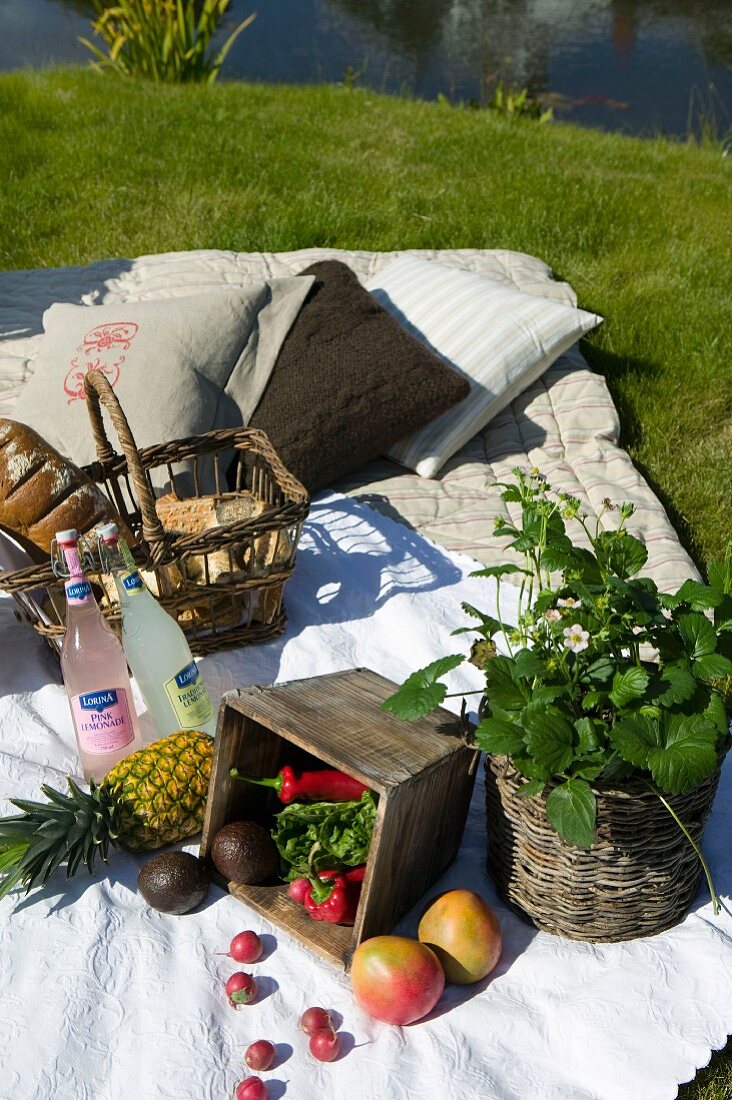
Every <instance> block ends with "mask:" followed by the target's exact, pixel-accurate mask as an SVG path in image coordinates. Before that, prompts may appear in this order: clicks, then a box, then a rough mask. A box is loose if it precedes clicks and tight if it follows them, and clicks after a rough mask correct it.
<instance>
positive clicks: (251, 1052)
mask: <svg viewBox="0 0 732 1100" xmlns="http://www.w3.org/2000/svg"><path fill="white" fill-rule="evenodd" d="M274 1057H275V1048H274V1046H273V1045H272V1043H270V1042H269V1040H268V1039H257V1041H256V1043H250V1045H249V1046H248V1047H247V1049H246V1051H245V1052H244V1061H245V1062H246V1064H247V1065H248V1066H249V1069H256V1070H263V1069H269V1068H270V1066H271V1065H272V1063H273V1062H274Z"/></svg>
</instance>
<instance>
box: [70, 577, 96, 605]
mask: <svg viewBox="0 0 732 1100" xmlns="http://www.w3.org/2000/svg"><path fill="white" fill-rule="evenodd" d="M65 587H66V599H67V600H68V601H69V603H87V601H88V600H89V599H90V597H91V594H92V590H91V585H90V584H89V581H87V580H80V581H77V580H68V581H66V585H65Z"/></svg>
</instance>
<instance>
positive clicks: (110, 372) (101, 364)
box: [64, 321, 139, 405]
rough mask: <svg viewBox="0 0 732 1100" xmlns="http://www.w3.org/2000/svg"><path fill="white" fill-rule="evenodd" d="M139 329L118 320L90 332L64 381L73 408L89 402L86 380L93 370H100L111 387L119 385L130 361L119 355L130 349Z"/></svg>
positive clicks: (130, 322)
mask: <svg viewBox="0 0 732 1100" xmlns="http://www.w3.org/2000/svg"><path fill="white" fill-rule="evenodd" d="M138 328H139V326H138V325H136V324H134V322H132V321H114V322H111V323H110V324H106V325H97V327H96V328H93V329H91V330H90V331H89V332H87V334H86V336H85V337H84V339H83V340H82V342H81V343H80V344H79V346H78V348H77V349H76V350H77V351H78V352H80V353H81V354H80V355H75V356H74V358H73V359H72V360H71V370H70V371H69V373H68V374H67V375H66V378H65V379H64V392H65V393H66V394H68V404H69V405H70V404H71V403H72V402H73V401H83V400H84V399H85V394H84V378H85V376H86V375H87V374H88V373H89V371H90V370H100V371H101V372H102V374H104V375H105V377H106V378H107V379H108V381H109V383H110V385H111V386H115V385H116V384H117V382H118V380H119V374H120V367H121V366H122V364H123V363H124V361H125V358H126V356H124V355H120V354H119V353H120V352H121V351H127V350H128V349H129V346H130V343H131V341H132V340H134V338H135V336H136V335H137V330H138ZM95 352H96V353H97V354H96V355H95V354H94V353H95Z"/></svg>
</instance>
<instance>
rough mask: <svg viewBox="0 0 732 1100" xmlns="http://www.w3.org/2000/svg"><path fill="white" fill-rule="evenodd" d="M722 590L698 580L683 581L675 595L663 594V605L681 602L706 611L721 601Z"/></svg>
mask: <svg viewBox="0 0 732 1100" xmlns="http://www.w3.org/2000/svg"><path fill="white" fill-rule="evenodd" d="M722 596H723V594H722V592H720V591H719V590H718V589H717V588H715V587H710V586H709V585H707V584H701V583H700V582H699V581H692V580H688V581H684V583H683V584H682V585H681V588H680V589H679V590H678V592H677V593H676V594H675V595H668V596H663V597H662V598H661V602H662V603H663V606H664V607H670V608H674V607H678V606H679V605H680V604H682V603H688V604H690V605H691V608H692V610H693V611H708V610H709V609H710V608H712V607H717V606H718V605H719V604H720V603H721V602H722Z"/></svg>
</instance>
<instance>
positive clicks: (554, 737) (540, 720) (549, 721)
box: [521, 707, 574, 775]
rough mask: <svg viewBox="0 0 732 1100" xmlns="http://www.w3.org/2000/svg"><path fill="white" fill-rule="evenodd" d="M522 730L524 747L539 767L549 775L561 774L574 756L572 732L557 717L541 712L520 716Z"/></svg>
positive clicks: (564, 720) (557, 715) (528, 711)
mask: <svg viewBox="0 0 732 1100" xmlns="http://www.w3.org/2000/svg"><path fill="white" fill-rule="evenodd" d="M521 720H522V723H523V725H524V728H525V730H526V737H525V741H526V747H527V748H528V750H529V752H530V753H531V755H532V756H533V758H534V760H535V761H536V762H537V764H539V765H540V766H541V767H544V768H548V769H549V773H550V775H558V774H561V773H562V772H563V771H564V770H565V768H567V767H569V764H570V762H571V761H572V758H573V757H574V729H573V727H572V726H571V725H570V724H569V722H568V721H567V720H566V718H563V717H562V716H561V714H558V713H552V712H549V711H547V710H545V709H543V708H542V709H537V710H533V711H532V710H530V708H529V707H527V708H526V709H525V710H524V712H523V714H522V716H521Z"/></svg>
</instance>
